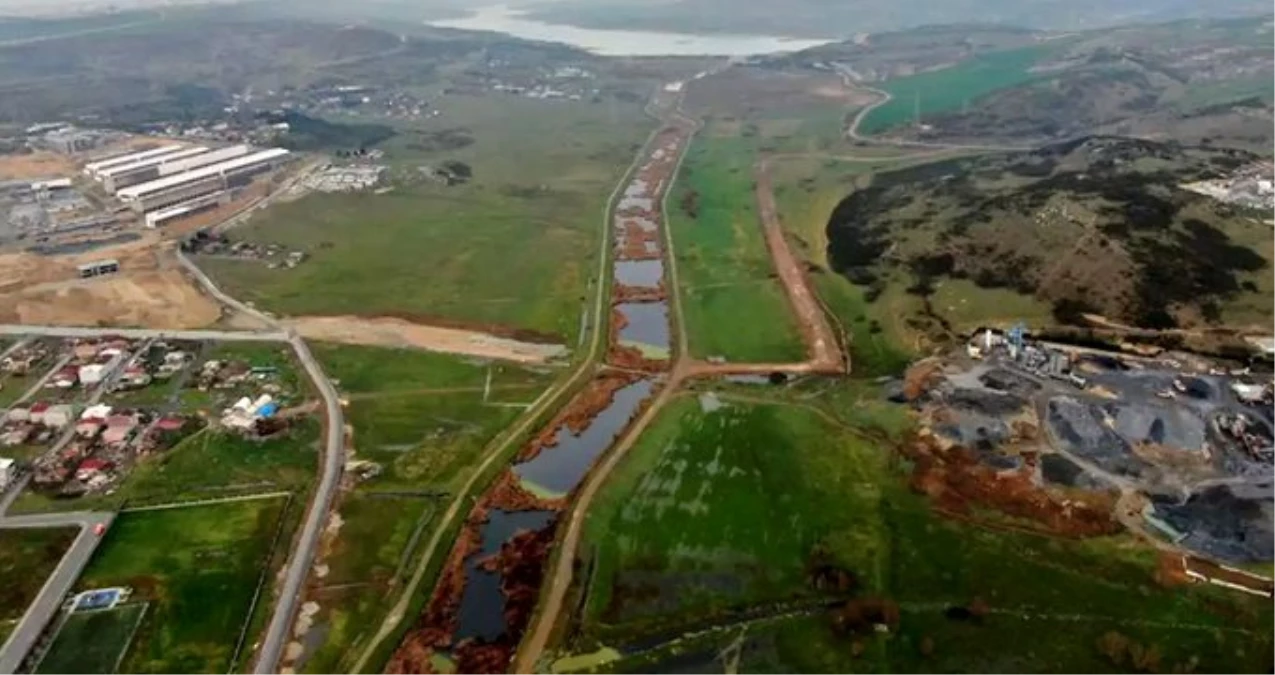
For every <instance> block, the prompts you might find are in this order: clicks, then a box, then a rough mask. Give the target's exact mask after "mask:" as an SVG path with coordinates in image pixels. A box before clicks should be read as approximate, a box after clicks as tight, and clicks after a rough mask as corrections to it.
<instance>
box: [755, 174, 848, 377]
mask: <svg viewBox="0 0 1275 675" xmlns="http://www.w3.org/2000/svg"><path fill="white" fill-rule="evenodd" d="M755 173H756V183H757V189H756V193H757V206H758V211H759V213H760V215H761V221H762V230H763V233H764V234H765V236H766V246H767V248H769V249H770V256H771V258H772V259H773V260H774V263H775V271H776V272H777V273H778V274H779V280H780V281H782V282H783V284H784V290H785V291H786V293H787V295H788V302H789V304H790V305H791V306H792V309H793V312H794V313H796V315H797V323H798V325H799V326H800V327H801V333H802V337H804V338H805V341H806V349H807V351H808V353H809V358H810V364H811V366H812V367H813V368H814V370H815V372H820V373H827V374H841V373H845V372H848V370H849V364H848V363H847V360H846V356H845V354H844V353H843V352H842V350H841V345H840V343H839V342H838V341H837V333H836V331H834V330H833V328H832V324H831V323H830V322H829V321H828V317H827V315H825V314H824V312H823V307H822V306H820V304H819V299H818V298H817V297H816V296H815V294H814V291H812V290H811V288H810V283H809V281H808V280H807V279H806V275H805V269H804V268H803V266H802V265H801V263H800V262H798V260H797V257H796V256H795V255H793V252H792V249H791V248H789V246H788V240H787V239H785V238H784V230H783V225H782V224H781V223H780V221H779V209H778V207H777V206H776V204H775V193H774V190H773V188H772V187H771V183H770V166H769V164H768V163H767V162H766V161H765V160H763V161H760V162H758V163H757V167H756V172H755Z"/></svg>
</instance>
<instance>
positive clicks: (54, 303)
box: [0, 234, 221, 328]
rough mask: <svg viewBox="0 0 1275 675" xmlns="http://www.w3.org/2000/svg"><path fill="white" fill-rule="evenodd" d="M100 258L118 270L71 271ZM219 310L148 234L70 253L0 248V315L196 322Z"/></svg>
mask: <svg viewBox="0 0 1275 675" xmlns="http://www.w3.org/2000/svg"><path fill="white" fill-rule="evenodd" d="M104 258H114V259H116V260H118V261H119V263H120V272H119V273H118V274H111V275H106V276H102V277H98V278H95V279H80V278H79V274H78V271H77V269H76V267H77V266H78V265H80V264H83V263H85V262H89V261H91V260H101V259H104ZM220 316H221V310H220V308H219V307H218V306H217V303H216V302H214V301H213V300H212V299H211V298H209V297H207V296H205V295H204V294H203V293H201V292H200V290H199V289H198V287H197V286H196V285H195V284H194V283H193V282H192V281H191V280H190V279H188V278H187V277H186V276H185V275H184V274H183V273H182V272H181V269H180V267H179V266H178V265H177V263H176V260H175V259H174V257H173V253H172V251H171V250H169V249H165V248H162V247H160V246H159V245H158V242H157V236H156V235H150V234H148V235H147V236H145V237H143V238H142V239H141V240H139V241H136V242H130V243H128V244H124V245H121V246H112V247H109V248H103V249H99V250H96V251H91V252H88V253H81V254H77V255H63V256H42V255H38V254H34V253H26V252H20V253H7V254H0V323H24V324H34V325H71V326H120V327H138V326H140V327H147V328H198V327H202V326H207V325H209V324H212V323H214V322H216V321H217V320H218V319H219V318H220Z"/></svg>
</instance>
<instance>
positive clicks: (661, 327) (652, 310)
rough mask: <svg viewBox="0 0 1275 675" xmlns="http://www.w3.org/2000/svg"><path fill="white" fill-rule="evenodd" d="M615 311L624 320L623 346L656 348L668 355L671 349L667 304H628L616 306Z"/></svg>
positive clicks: (645, 351) (621, 340) (622, 324)
mask: <svg viewBox="0 0 1275 675" xmlns="http://www.w3.org/2000/svg"><path fill="white" fill-rule="evenodd" d="M615 311H616V312H617V313H619V315H620V317H622V318H623V322H622V323H621V326H620V343H621V344H623V345H637V346H638V347H639V348H641V347H654V348H655V350H657V351H658V352H663V353H665V354H667V352H668V350H669V347H670V344H669V325H668V303H667V302H626V303H623V304H620V305H616V307H615ZM648 352H649V350H645V349H644V350H643V353H648Z"/></svg>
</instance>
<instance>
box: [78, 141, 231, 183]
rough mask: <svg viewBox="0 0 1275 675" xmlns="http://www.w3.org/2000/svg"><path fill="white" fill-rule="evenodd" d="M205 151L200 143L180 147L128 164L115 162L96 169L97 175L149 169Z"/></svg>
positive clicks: (103, 176)
mask: <svg viewBox="0 0 1275 675" xmlns="http://www.w3.org/2000/svg"><path fill="white" fill-rule="evenodd" d="M205 152H208V148H206V147H204V146H202V145H197V146H195V147H193V148H182V149H181V150H178V151H177V152H170V153H168V154H167V155H160V156H158V157H147V158H146V159H139V160H137V161H135V162H129V163H128V164H117V165H116V166H108V167H106V168H105V169H98V170H97V175H98V176H100V177H102V178H110V177H111V176H118V175H120V174H125V173H128V172H130V171H137V170H138V169H149V168H150V167H152V166H155V165H157V164H163V163H164V162H169V161H172V160H177V159H185V158H187V157H194V156H196V155H202V154H204V153H205Z"/></svg>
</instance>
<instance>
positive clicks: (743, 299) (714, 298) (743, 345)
mask: <svg viewBox="0 0 1275 675" xmlns="http://www.w3.org/2000/svg"><path fill="white" fill-rule="evenodd" d="M687 152H688V154H687V156H686V159H685V160H684V161H683V164H682V170H681V172H680V173H679V174H678V177H677V181H676V183H675V184H674V186H673V188H672V193H671V194H670V195H669V199H668V205H669V211H668V213H667V216H666V217H667V219H668V225H669V230H670V233H671V235H672V238H673V242H674V251H675V254H676V256H677V274H678V283H679V285H680V291H681V293H682V311H683V314H684V315H685V319H686V327H685V329H686V331H687V335H688V339H689V342H690V351H691V354H692V355H694V356H696V357H699V358H707V357H716V356H720V357H723V358H725V359H726V360H727V361H735V362H752V361H758V362H766V361H796V360H800V359H801V358H802V357H803V356H804V355H805V347H804V345H803V344H802V341H801V334H800V333H799V332H798V329H797V326H796V320H795V318H794V317H793V314H792V310H791V309H790V308H789V306H788V302H787V299H786V297H785V296H784V290H783V287H782V285H781V284H780V282H779V280H778V279H777V278H775V276H774V264H773V263H772V261H771V258H770V253H769V251H768V250H767V248H766V242H765V239H764V238H763V236H762V229H761V220H760V219H759V216H758V214H757V208H756V203H757V202H756V197H755V195H754V194H753V162H754V160H755V159H756V154H755V151H754V150H753V147H752V144H751V142H750V141H749V140H748V139H744V138H739V137H732V136H718V135H715V133H714V128H713V127H710V128H708V129H706V130H705V131H703V132H701V134H700V135H698V136H696V138H695V139H694V140H693V141H692V144H691V147H690V148H689V149H688V151H687Z"/></svg>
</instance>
